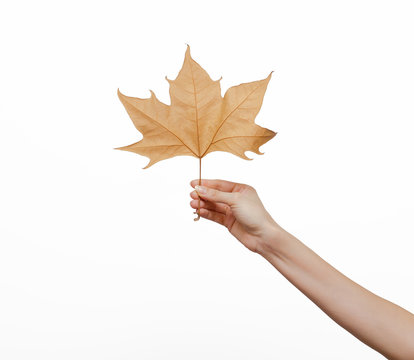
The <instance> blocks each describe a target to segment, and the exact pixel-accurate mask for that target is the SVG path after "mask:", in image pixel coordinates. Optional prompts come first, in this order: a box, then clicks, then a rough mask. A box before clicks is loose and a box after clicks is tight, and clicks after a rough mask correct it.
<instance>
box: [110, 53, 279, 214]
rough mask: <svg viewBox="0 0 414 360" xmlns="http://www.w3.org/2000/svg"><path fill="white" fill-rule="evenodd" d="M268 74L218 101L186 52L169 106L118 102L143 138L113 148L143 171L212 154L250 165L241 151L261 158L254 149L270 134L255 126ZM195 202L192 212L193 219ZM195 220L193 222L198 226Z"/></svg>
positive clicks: (153, 100)
mask: <svg viewBox="0 0 414 360" xmlns="http://www.w3.org/2000/svg"><path fill="white" fill-rule="evenodd" d="M271 75H272V73H270V74H269V76H268V77H267V78H266V79H263V80H259V81H253V82H250V83H243V84H240V85H237V86H233V87H231V88H229V89H228V90H227V91H226V93H225V95H224V97H222V96H221V89H220V80H221V78H220V79H218V80H216V81H213V80H212V79H211V78H210V76H209V75H208V74H207V72H206V71H205V70H204V69H203V68H202V67H201V66H200V65H199V64H198V63H197V62H195V61H194V60H193V59H192V58H191V55H190V47H189V46H187V50H186V52H185V58H184V63H183V66H182V68H181V70H180V72H179V73H178V76H177V78H176V79H175V80H169V79H168V78H167V77H166V79H167V81H168V82H169V84H170V98H171V105H166V104H164V103H162V102H161V101H159V100H158V99H157V97H156V96H155V94H154V93H153V92H152V91H151V90H150V92H151V97H149V98H147V99H140V98H134V97H129V96H126V95H124V94H122V93H121V92H120V91H119V89H118V96H119V99H120V100H121V102H122V104H123V105H124V106H125V109H126V110H127V112H128V114H129V116H130V117H131V119H132V121H133V123H134V125H135V127H136V128H137V130H138V131H140V132H141V133H142V135H143V138H142V140H140V141H138V142H137V143H134V144H131V145H128V146H124V147H120V148H117V149H119V150H126V151H131V152H134V153H137V154H140V155H144V156H146V157H148V158H149V159H150V161H149V163H148V164H147V165H146V166H145V167H144V169H146V168H148V167H150V166H151V165H154V164H155V163H157V162H158V161H161V160H165V159H169V158H172V157H174V156H178V155H190V156H194V157H197V158H199V159H200V161H199V162H200V173H199V174H200V175H199V179H200V180H201V159H202V158H203V157H204V156H206V155H207V154H209V153H211V152H213V151H226V152H229V153H232V154H234V155H237V156H240V157H241V158H243V159H247V160H251V159H249V158H248V157H247V156H246V155H245V152H246V151H252V152H255V153H257V154H262V153H261V152H260V151H259V147H260V146H261V145H263V144H264V143H266V142H267V141H269V140H270V139H271V138H273V137H274V136H275V135H276V133H275V132H273V131H271V130H269V129H266V128H263V127H261V126H259V125H257V124H255V122H254V120H255V118H256V115H257V113H258V112H259V110H260V108H261V106H262V102H263V97H264V94H265V92H266V88H267V84H268V83H269V80H270V77H271ZM199 209H200V202H199V206H198V211H196V213H199ZM199 218H200V215H198V218H196V219H194V220H198V219H199Z"/></svg>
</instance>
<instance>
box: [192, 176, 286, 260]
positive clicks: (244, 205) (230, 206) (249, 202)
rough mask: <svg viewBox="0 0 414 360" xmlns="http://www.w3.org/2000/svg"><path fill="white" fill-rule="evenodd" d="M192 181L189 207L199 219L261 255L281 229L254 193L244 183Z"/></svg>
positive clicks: (252, 189) (254, 191) (251, 188)
mask: <svg viewBox="0 0 414 360" xmlns="http://www.w3.org/2000/svg"><path fill="white" fill-rule="evenodd" d="M198 182H199V181H198V180H193V181H191V183H190V184H191V186H192V187H193V188H195V191H193V192H191V194H190V195H191V197H192V198H193V200H192V201H191V202H190V205H191V207H192V208H194V209H198V199H199V197H200V198H201V200H200V216H201V217H203V218H205V219H208V220H212V221H215V222H217V223H219V224H221V225H223V226H225V227H226V228H227V229H228V230H229V231H230V233H231V234H232V235H233V236H235V237H236V238H237V239H238V240H239V241H240V242H241V243H242V244H243V245H244V246H246V247H247V248H248V249H249V250H251V251H253V252H257V253H260V254H262V253H263V251H264V250H265V249H266V248H267V246H268V244H269V243H270V239H271V238H273V239H274V238H275V235H276V234H277V233H278V231H279V230H281V228H280V227H279V225H278V224H277V223H276V222H275V221H274V220H273V219H272V217H271V216H270V214H269V213H268V212H267V211H266V209H265V208H264V206H263V204H262V202H261V201H260V199H259V196H258V195H257V192H256V190H255V189H254V188H253V187H251V186H249V185H245V184H238V183H233V182H230V181H224V180H204V179H203V180H201V185H202V186H198Z"/></svg>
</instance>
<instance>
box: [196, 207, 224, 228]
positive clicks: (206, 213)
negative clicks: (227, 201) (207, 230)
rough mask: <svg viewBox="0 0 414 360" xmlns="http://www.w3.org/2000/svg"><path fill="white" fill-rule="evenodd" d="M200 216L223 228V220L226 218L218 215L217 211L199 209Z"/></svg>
mask: <svg viewBox="0 0 414 360" xmlns="http://www.w3.org/2000/svg"><path fill="white" fill-rule="evenodd" d="M200 216H201V217H202V218H205V219H208V220H211V221H214V222H216V223H218V224H220V225H223V226H224V219H225V218H226V217H225V215H224V214H221V213H218V212H217V211H213V210H207V209H200Z"/></svg>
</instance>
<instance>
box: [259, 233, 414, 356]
mask: <svg viewBox="0 0 414 360" xmlns="http://www.w3.org/2000/svg"><path fill="white" fill-rule="evenodd" d="M259 253H260V254H261V255H263V256H264V257H265V258H266V259H267V260H268V261H269V262H270V263H271V264H272V265H273V266H274V267H275V268H276V269H277V270H278V271H279V272H280V273H281V274H282V275H283V276H284V277H286V279H288V280H289V281H290V282H291V283H292V284H293V285H294V286H296V287H297V288H298V289H299V290H300V291H301V292H302V293H304V294H305V295H306V296H307V297H308V298H309V299H310V300H312V301H313V302H314V303H315V304H316V305H317V306H318V307H319V308H320V309H321V310H322V311H324V312H325V313H326V314H327V315H328V316H329V317H331V318H332V319H333V320H334V321H335V322H337V323H338V324H339V325H340V326H342V327H343V328H345V329H346V330H348V331H349V332H350V333H351V334H353V335H354V336H356V337H357V338H358V339H360V340H361V341H363V342H364V343H365V344H367V345H368V346H370V347H372V348H373V349H375V350H377V351H378V352H380V353H381V354H383V355H384V356H386V357H388V358H390V359H414V315H413V314H411V313H410V312H408V311H406V310H405V309H403V308H401V307H400V306H398V305H395V304H393V303H391V302H389V301H387V300H385V299H383V298H381V297H379V296H377V295H375V294H373V293H372V292H370V291H368V290H367V289H365V288H363V287H361V286H360V285H358V284H357V283H355V282H354V281H352V280H350V279H349V278H347V277H346V276H345V275H343V274H342V273H340V272H339V271H338V270H336V269H335V268H334V267H332V266H331V265H329V264H328V263H327V262H326V261H324V260H323V259H322V258H321V257H319V256H318V255H317V254H316V253H315V252H313V251H312V250H311V249H309V248H308V247H307V246H305V245H304V244H303V243H302V242H300V241H299V240H298V239H297V238H295V237H294V236H293V235H291V234H289V233H288V232H286V231H284V230H283V229H280V228H278V229H276V230H275V231H274V236H273V237H272V238H271V239H269V240H267V241H266V243H265V244H264V245H263V246H262V247H261V251H260V252H259Z"/></svg>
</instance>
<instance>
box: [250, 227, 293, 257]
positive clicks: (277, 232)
mask: <svg viewBox="0 0 414 360" xmlns="http://www.w3.org/2000/svg"><path fill="white" fill-rule="evenodd" d="M286 241H288V232H287V231H286V230H284V229H283V228H282V227H281V226H280V225H279V224H277V223H276V222H275V221H274V220H273V219H272V220H271V221H270V222H269V224H268V226H267V228H266V230H265V231H264V233H263V235H262V236H261V237H260V239H259V241H258V247H257V251H256V252H257V253H258V254H259V255H261V256H263V257H264V258H266V259H269V258H271V257H273V256H277V255H278V253H279V252H280V251H281V249H282V247H283V244H285V243H286Z"/></svg>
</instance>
